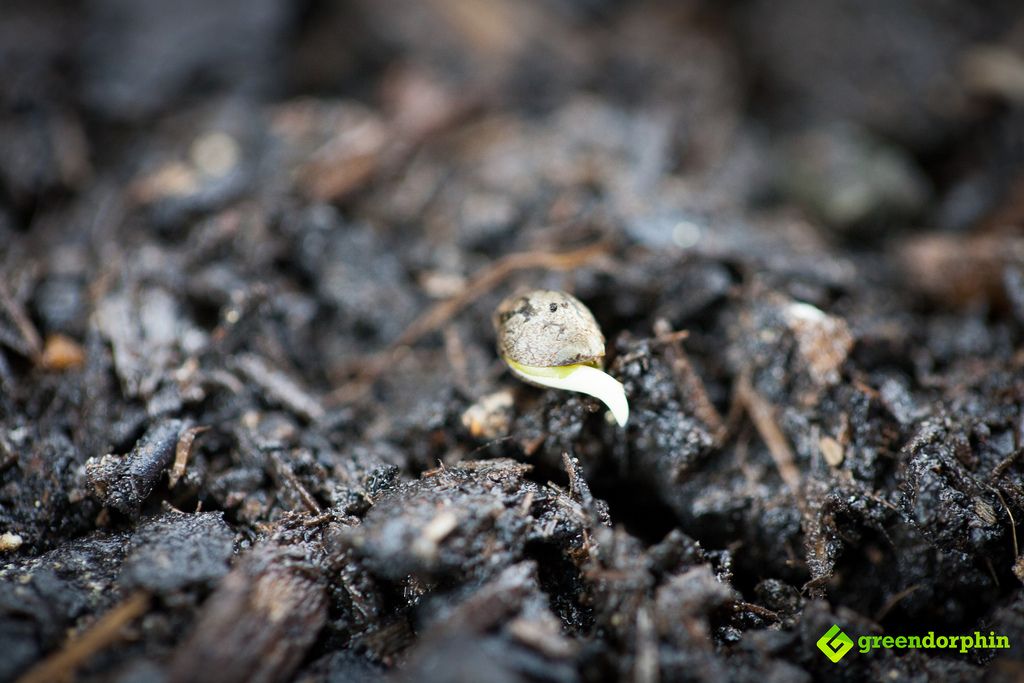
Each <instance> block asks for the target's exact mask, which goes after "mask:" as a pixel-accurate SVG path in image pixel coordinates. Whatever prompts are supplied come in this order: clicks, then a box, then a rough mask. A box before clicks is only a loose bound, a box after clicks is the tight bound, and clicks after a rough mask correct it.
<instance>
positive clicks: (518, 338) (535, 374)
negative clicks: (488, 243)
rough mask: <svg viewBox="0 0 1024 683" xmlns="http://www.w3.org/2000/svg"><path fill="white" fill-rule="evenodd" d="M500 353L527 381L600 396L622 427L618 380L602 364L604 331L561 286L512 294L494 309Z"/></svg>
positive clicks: (625, 415)
mask: <svg viewBox="0 0 1024 683" xmlns="http://www.w3.org/2000/svg"><path fill="white" fill-rule="evenodd" d="M494 329H495V332H496V333H497V336H498V355H500V356H501V359H502V360H504V361H505V363H506V364H507V365H508V367H509V369H510V370H511V371H512V374H514V375H515V376H516V377H518V378H519V379H521V380H523V381H524V382H527V383H529V384H536V385H538V386H542V387H551V388H554V389H565V390H567V391H577V392H579V393H582V394H587V395H589V396H593V397H594V398H597V399H599V400H601V401H602V402H604V404H605V405H606V406H608V410H610V411H611V413H612V417H614V418H615V421H616V422H617V423H618V424H619V426H620V427H624V426H625V425H626V420H628V419H629V403H628V402H627V401H626V391H625V389H624V388H623V386H622V383H621V382H619V381H618V380H617V379H615V378H614V377H612V376H611V375H609V374H607V373H606V372H604V370H602V369H601V368H602V364H603V362H604V335H603V334H601V328H600V327H598V324H597V321H596V320H595V319H594V315H593V314H592V313H591V312H590V310H589V309H588V308H587V307H586V306H584V305H583V302H581V301H580V300H579V299H577V298H576V297H574V296H573V295H571V294H567V293H565V292H558V291H554V290H548V289H538V290H534V291H532V292H527V293H525V294H519V295H515V296H511V297H509V298H507V299H505V300H504V301H502V302H501V304H500V305H499V306H498V308H497V310H496V311H495V312H494Z"/></svg>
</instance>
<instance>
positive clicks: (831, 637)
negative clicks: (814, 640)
mask: <svg viewBox="0 0 1024 683" xmlns="http://www.w3.org/2000/svg"><path fill="white" fill-rule="evenodd" d="M818 649H819V650H821V651H822V652H824V653H825V656H826V657H828V658H829V659H831V660H832V663H833V664H835V663H836V662H838V661H839V660H840V659H842V658H843V655H845V654H846V653H847V652H849V651H850V650H851V649H853V641H852V640H850V636H848V635H846V634H845V633H843V632H842V631H840V630H839V627H838V626H837V625H836V624H832V628H830V629H829V630H827V631H825V635H823V636H822V637H821V638H818Z"/></svg>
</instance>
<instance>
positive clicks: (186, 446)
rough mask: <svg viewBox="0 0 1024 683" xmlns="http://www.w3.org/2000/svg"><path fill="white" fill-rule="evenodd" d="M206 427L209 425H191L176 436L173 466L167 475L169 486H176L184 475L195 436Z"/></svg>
mask: <svg viewBox="0 0 1024 683" xmlns="http://www.w3.org/2000/svg"><path fill="white" fill-rule="evenodd" d="M208 429H209V427H192V428H191V429H186V430H185V431H184V432H182V433H181V436H179V437H178V445H177V446H176V447H175V449H174V466H173V467H172V468H171V473H170V474H169V475H167V485H168V487H169V488H172V489H173V488H174V487H175V486H177V485H178V480H179V479H181V478H182V476H184V474H185V467H186V466H187V465H188V459H189V458H190V457H192V447H193V446H194V445H195V441H196V437H197V436H199V435H200V434H202V433H203V432H205V431H206V430H208Z"/></svg>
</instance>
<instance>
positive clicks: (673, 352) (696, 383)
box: [654, 318, 727, 446]
mask: <svg viewBox="0 0 1024 683" xmlns="http://www.w3.org/2000/svg"><path fill="white" fill-rule="evenodd" d="M654 334H655V335H657V340H658V341H661V342H664V343H665V344H666V347H667V355H668V357H669V360H670V361H671V363H672V371H673V372H674V373H675V375H676V381H677V382H678V383H679V388H680V390H681V391H682V393H683V399H684V400H688V401H689V402H690V404H691V405H692V406H693V412H694V413H695V414H696V415H697V417H698V419H700V421H701V422H703V423H704V425H705V426H706V427H707V428H708V429H709V430H711V435H712V437H713V438H714V440H715V445H716V446H721V445H722V443H723V442H724V441H725V437H726V434H727V432H726V429H725V422H723V420H722V415H721V413H719V412H718V409H717V408H715V404H714V403H712V402H711V399H710V398H708V391H707V388H706V387H705V386H704V381H703V380H702V379H701V378H700V375H698V374H697V372H696V371H695V370H694V369H693V364H692V363H690V358H689V356H687V355H686V350H685V349H683V345H682V340H683V339H686V337H688V336H689V333H688V332H687V331H686V330H682V331H679V332H673V331H672V327H671V326H670V325H669V324H668V321H667V320H664V319H661V318H659V319H658V320H656V321H655V322H654Z"/></svg>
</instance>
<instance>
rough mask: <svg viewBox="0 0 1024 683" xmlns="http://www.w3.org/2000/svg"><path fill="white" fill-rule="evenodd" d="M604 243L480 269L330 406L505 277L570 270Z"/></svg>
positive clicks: (369, 362) (511, 258)
mask: <svg viewBox="0 0 1024 683" xmlns="http://www.w3.org/2000/svg"><path fill="white" fill-rule="evenodd" d="M608 247H609V245H608V243H607V242H604V241H602V242H598V243H596V244H591V245H589V246H586V247H583V248H581V249H576V250H574V251H568V252H562V253H556V254H553V253H551V252H547V251H527V252H521V253H518V254H509V255H508V256H505V257H503V258H501V259H498V260H497V261H495V262H494V263H492V264H491V265H489V266H486V267H484V268H483V269H482V270H481V271H479V272H477V274H476V275H474V276H473V277H472V279H471V280H470V281H469V283H468V284H467V285H466V287H465V289H463V290H462V291H461V292H460V293H459V294H456V295H455V296H453V297H451V298H450V299H446V300H445V301H440V302H438V303H436V304H434V305H433V306H432V307H431V308H430V309H429V310H427V311H426V312H425V313H423V315H421V316H420V317H418V318H416V319H415V320H413V321H412V323H410V324H409V326H408V327H406V328H405V331H404V332H402V334H401V335H399V337H398V339H396V340H395V341H393V342H392V343H391V344H390V345H389V346H388V348H387V349H385V350H384V351H382V352H381V353H379V354H376V355H372V356H370V357H368V358H365V359H362V360H361V362H360V366H361V368H362V370H361V371H360V372H359V374H358V375H357V376H356V377H355V378H354V379H353V380H352V381H351V382H349V383H347V384H345V385H344V386H342V387H340V388H338V389H337V390H335V391H334V392H332V393H331V394H329V395H328V397H327V400H328V402H330V403H332V404H338V403H352V402H355V401H358V400H359V399H361V398H363V397H364V396H365V395H366V394H367V393H368V392H369V391H370V389H372V388H373V385H374V384H376V382H377V380H378V379H379V378H380V376H381V375H382V374H383V373H384V371H385V370H387V369H388V368H391V367H394V365H395V364H396V363H398V362H399V361H401V359H402V358H403V357H404V356H405V355H406V354H407V353H408V352H409V350H410V347H411V346H412V345H413V344H415V343H416V342H417V341H419V340H420V339H421V338H423V337H424V336H426V335H427V334H430V333H431V332H434V331H436V330H438V329H440V328H441V327H442V326H443V325H444V324H445V323H446V322H448V321H449V320H450V319H451V318H453V317H454V316H455V315H457V314H458V313H459V312H460V311H462V310H463V309H464V308H466V307H467V306H469V305H470V304H471V303H473V302H474V301H476V300H477V299H479V298H480V297H482V296H483V295H484V294H486V293H487V292H489V291H491V290H492V289H493V288H494V287H495V286H497V285H498V284H500V283H501V282H502V281H503V280H504V279H505V278H507V277H508V276H510V275H511V274H512V273H515V272H516V271H519V270H526V269H528V268H545V269H547V270H559V271H561V270H571V269H573V268H578V267H580V266H582V265H583V264H585V263H588V262H589V261H591V260H593V259H594V258H597V257H598V256H600V255H602V254H605V253H607V251H608Z"/></svg>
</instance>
